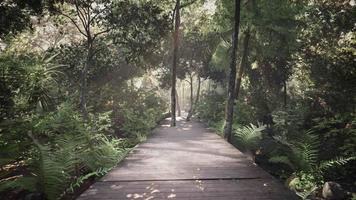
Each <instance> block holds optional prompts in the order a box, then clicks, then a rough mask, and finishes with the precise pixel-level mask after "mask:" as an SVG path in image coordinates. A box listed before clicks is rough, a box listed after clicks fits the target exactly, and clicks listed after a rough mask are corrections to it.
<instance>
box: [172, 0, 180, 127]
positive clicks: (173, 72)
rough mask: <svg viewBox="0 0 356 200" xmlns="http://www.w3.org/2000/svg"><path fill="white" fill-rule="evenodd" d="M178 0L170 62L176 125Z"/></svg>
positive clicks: (178, 1) (178, 2) (173, 115)
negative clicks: (171, 61)
mask: <svg viewBox="0 0 356 200" xmlns="http://www.w3.org/2000/svg"><path fill="white" fill-rule="evenodd" d="M179 9H180V0H177V2H176V7H175V20H174V21H175V22H174V33H173V64H172V90H171V118H172V120H171V126H172V127H173V126H176V79H177V63H178V60H179V58H178V44H179V25H180V10H179Z"/></svg>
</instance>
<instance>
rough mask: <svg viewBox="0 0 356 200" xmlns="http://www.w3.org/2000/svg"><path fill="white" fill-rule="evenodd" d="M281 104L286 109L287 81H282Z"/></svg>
mask: <svg viewBox="0 0 356 200" xmlns="http://www.w3.org/2000/svg"><path fill="white" fill-rule="evenodd" d="M283 93H284V96H283V104H284V109H287V97H288V96H287V80H284V81H283Z"/></svg>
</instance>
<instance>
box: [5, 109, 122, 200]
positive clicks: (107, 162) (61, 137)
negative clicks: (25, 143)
mask: <svg viewBox="0 0 356 200" xmlns="http://www.w3.org/2000/svg"><path fill="white" fill-rule="evenodd" d="M30 123H31V124H33V129H32V131H31V132H29V138H31V140H32V143H33V145H34V147H35V148H32V149H29V150H28V151H29V153H30V154H28V155H29V156H30V158H28V160H27V161H26V167H27V169H28V170H29V171H30V172H31V173H30V174H31V175H30V176H29V175H26V176H23V177H20V178H17V179H15V180H9V181H6V182H3V183H2V184H1V185H2V186H1V189H2V190H5V189H6V188H9V187H10V188H14V187H16V188H17V187H20V188H23V189H27V190H30V191H34V190H35V191H39V192H43V193H44V194H45V195H46V197H47V198H48V199H58V198H59V197H60V196H61V195H63V194H64V191H65V190H66V188H67V187H68V186H69V185H70V183H71V182H72V181H73V180H72V178H71V174H73V173H74V174H79V173H81V172H93V171H97V170H99V169H102V168H106V169H109V168H111V167H113V166H115V165H116V163H117V162H118V161H119V160H120V159H121V158H122V157H123V156H124V155H125V150H124V149H119V142H118V141H116V140H115V139H108V138H107V137H106V136H105V135H103V134H101V133H100V132H98V130H93V128H92V127H90V126H88V127H86V126H85V125H84V123H83V122H82V121H81V119H80V117H79V114H78V113H76V112H75V111H73V110H72V109H71V107H70V105H68V104H64V105H62V106H60V107H59V109H58V111H56V112H50V113H47V114H44V115H40V116H34V117H33V119H32V121H31V122H30ZM15 159H16V158H15ZM29 180H31V182H30V181H29ZM32 186H33V187H32Z"/></svg>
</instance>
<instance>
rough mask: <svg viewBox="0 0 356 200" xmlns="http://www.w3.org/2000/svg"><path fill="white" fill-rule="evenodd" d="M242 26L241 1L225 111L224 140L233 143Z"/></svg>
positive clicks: (234, 33) (236, 11) (237, 16)
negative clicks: (238, 52) (239, 40)
mask: <svg viewBox="0 0 356 200" xmlns="http://www.w3.org/2000/svg"><path fill="white" fill-rule="evenodd" d="M239 26H240V0H236V1H235V16H234V32H233V34H232V50H231V62H230V72H229V82H228V89H227V90H228V91H227V102H226V110H225V125H224V138H225V139H226V140H227V141H228V142H230V143H231V140H232V134H231V131H232V121H233V115H234V100H235V79H236V52H237V46H238V36H239Z"/></svg>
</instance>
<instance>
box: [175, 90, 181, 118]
mask: <svg viewBox="0 0 356 200" xmlns="http://www.w3.org/2000/svg"><path fill="white" fill-rule="evenodd" d="M176 104H177V111H178V117H180V116H181V115H182V114H181V109H180V103H179V96H178V92H177V91H176Z"/></svg>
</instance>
